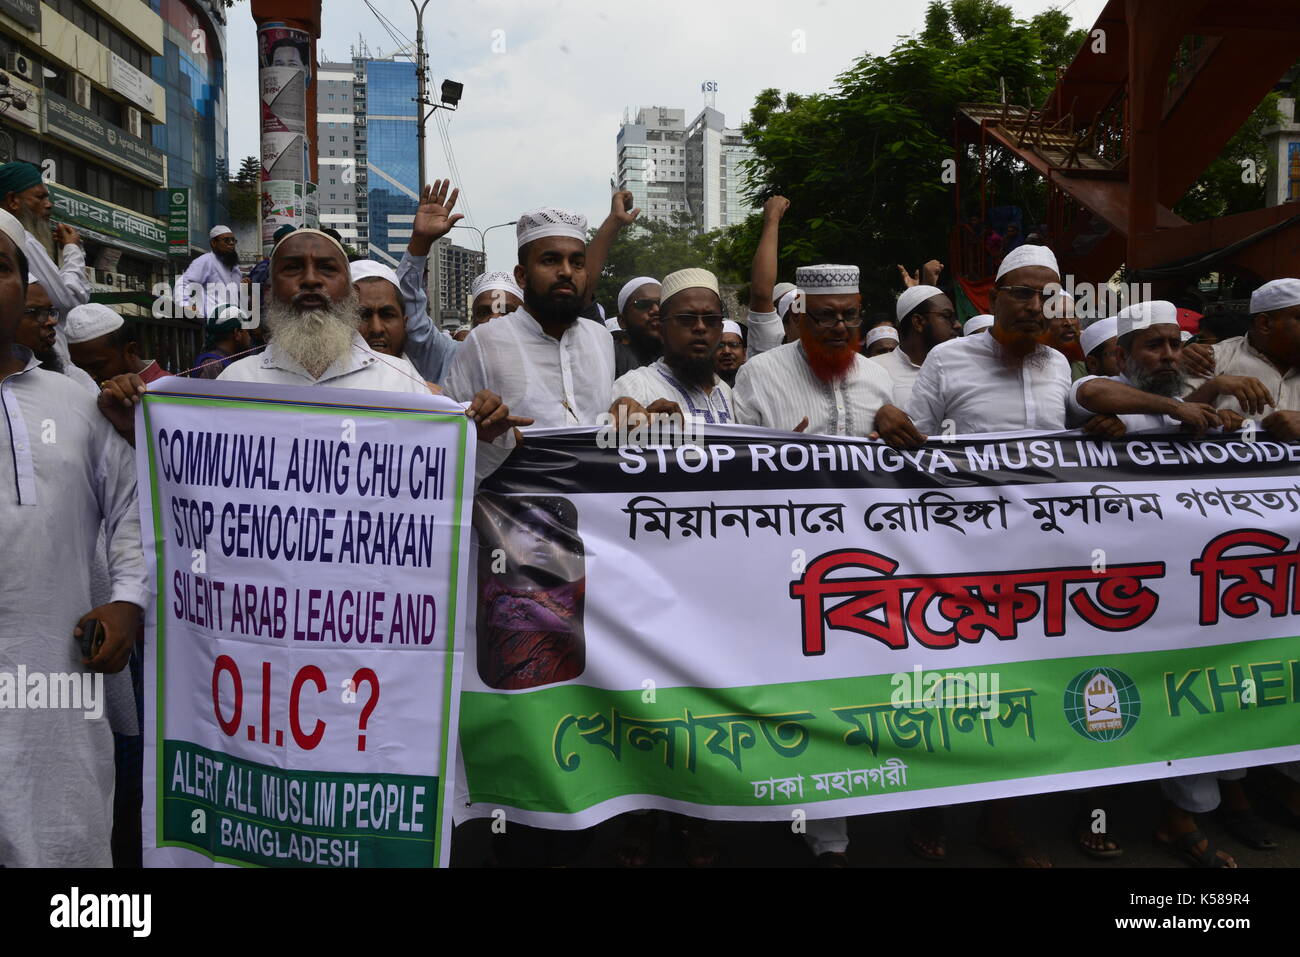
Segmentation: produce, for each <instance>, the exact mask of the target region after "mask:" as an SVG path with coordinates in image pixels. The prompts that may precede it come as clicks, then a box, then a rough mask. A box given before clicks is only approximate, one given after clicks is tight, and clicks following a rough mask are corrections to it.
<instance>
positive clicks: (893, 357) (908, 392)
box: [871, 346, 921, 409]
mask: <svg viewBox="0 0 1300 957" xmlns="http://www.w3.org/2000/svg"><path fill="white" fill-rule="evenodd" d="M871 361H872V362H874V363H875V364H876V365H878V366H880V368H882V369H884V370H885V371H886V372H888V373H889V378H890V381H892V382H893V383H894V398H893V401H892V402H891V403H890V404H891V405H896V406H898V407H899V408H900V409H906V408H907V404H908V403H909V402H911V401H912V386H913V385H915V384H916V377H917V376H919V375H920V374H921V367H920V366H919V365H917V364H916V363H915V362H913V361H912V357H911V356H909V355H908V354H907V353H906V352H904V351H903V347H902V346H899V347H898V348H897V349H892V350H890V351H889V352H885V353H882V354H881V355H878V356H872V357H871Z"/></svg>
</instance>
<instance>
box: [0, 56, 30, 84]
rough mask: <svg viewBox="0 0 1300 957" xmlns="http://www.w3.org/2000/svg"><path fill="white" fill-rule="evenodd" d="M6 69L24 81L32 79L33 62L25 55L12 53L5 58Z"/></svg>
mask: <svg viewBox="0 0 1300 957" xmlns="http://www.w3.org/2000/svg"><path fill="white" fill-rule="evenodd" d="M5 69H6V70H8V71H9V72H10V73H12V74H14V75H15V76H20V77H22V78H23V79H24V80H30V79H31V78H32V61H31V59H30V58H29V57H28V56H27V55H26V54H23V53H10V54H9V55H8V56H6V57H5Z"/></svg>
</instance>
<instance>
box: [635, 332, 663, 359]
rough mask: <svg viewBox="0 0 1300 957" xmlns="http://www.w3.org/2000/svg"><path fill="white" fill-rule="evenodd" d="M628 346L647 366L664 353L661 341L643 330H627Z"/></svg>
mask: <svg viewBox="0 0 1300 957" xmlns="http://www.w3.org/2000/svg"><path fill="white" fill-rule="evenodd" d="M627 344H628V346H629V347H630V348H631V350H632V351H633V352H635V353H636V357H637V358H638V359H640V360H641V361H642V362H644V363H645V364H647V365H649V364H650V363H651V362H654V361H655V360H656V359H658V358H659V354H660V353H661V352H663V349H664V344H663V342H662V341H661V340H659V339H657V338H655V337H654V336H652V335H650V334H649V333H647V332H645V330H643V329H636V328H631V329H628V330H627Z"/></svg>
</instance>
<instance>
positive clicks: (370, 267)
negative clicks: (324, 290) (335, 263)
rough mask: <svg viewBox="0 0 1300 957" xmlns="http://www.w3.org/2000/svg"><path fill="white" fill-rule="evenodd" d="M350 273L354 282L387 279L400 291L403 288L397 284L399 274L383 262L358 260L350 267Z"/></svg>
mask: <svg viewBox="0 0 1300 957" xmlns="http://www.w3.org/2000/svg"><path fill="white" fill-rule="evenodd" d="M348 273H349V274H350V275H351V276H352V281H353V282H360V281H361V280H363V279H386V280H388V281H389V282H391V283H392V284H393V285H394V286H397V288H398V289H399V290H400V289H401V288H402V287H401V286H399V285H398V283H397V273H396V272H395V271H394V270H393V267H392V266H385V265H384V264H383V263H381V262H375V260H373V259H358V260H357V261H356V262H354V263H350V264H349V265H348Z"/></svg>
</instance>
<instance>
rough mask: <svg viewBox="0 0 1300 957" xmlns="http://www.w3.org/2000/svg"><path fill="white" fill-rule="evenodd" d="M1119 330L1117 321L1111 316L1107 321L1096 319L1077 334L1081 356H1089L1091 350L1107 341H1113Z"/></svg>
mask: <svg viewBox="0 0 1300 957" xmlns="http://www.w3.org/2000/svg"><path fill="white" fill-rule="evenodd" d="M1118 329H1119V319H1117V318H1116V317H1115V316H1111V317H1109V318H1107V319H1098V320H1097V321H1096V322H1094V323H1093V324H1092V325H1090V326H1089V327H1088V328H1087V329H1084V330H1083V332H1081V333H1079V345H1080V346H1081V347H1082V348H1083V354H1084V355H1085V356H1090V355H1092V353H1093V350H1094V349H1096V348H1097V347H1098V346H1100V345H1102V344H1103V343H1105V342H1106V341H1107V340H1109V339H1114V338H1115V336H1116V335H1117V330H1118Z"/></svg>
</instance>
